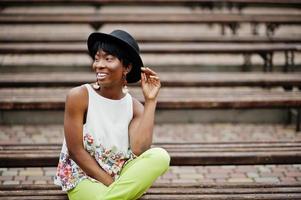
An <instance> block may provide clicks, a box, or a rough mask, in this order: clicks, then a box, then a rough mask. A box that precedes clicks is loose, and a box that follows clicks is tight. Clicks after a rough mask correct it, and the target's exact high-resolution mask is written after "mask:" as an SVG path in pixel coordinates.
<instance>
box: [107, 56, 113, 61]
mask: <svg viewBox="0 0 301 200" xmlns="http://www.w3.org/2000/svg"><path fill="white" fill-rule="evenodd" d="M106 60H107V61H109V62H110V61H113V60H114V56H112V55H108V56H106Z"/></svg>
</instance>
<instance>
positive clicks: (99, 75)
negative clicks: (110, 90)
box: [96, 73, 108, 80]
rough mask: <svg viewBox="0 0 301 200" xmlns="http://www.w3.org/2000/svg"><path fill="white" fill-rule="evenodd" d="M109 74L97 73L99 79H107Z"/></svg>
mask: <svg viewBox="0 0 301 200" xmlns="http://www.w3.org/2000/svg"><path fill="white" fill-rule="evenodd" d="M107 76H108V74H106V73H96V78H97V80H102V79H105V78H106V77H107Z"/></svg>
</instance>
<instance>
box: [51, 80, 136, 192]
mask: <svg viewBox="0 0 301 200" xmlns="http://www.w3.org/2000/svg"><path fill="white" fill-rule="evenodd" d="M85 86H86V88H87V90H88V96H89V103H88V109H87V115H86V123H85V124H84V125H83V144H84V148H85V149H86V150H87V151H88V152H89V153H90V155H91V156H93V157H94V158H95V160H96V161H97V163H98V164H99V165H100V167H101V168H102V169H103V170H105V171H106V172H107V173H108V174H110V175H111V177H112V178H114V179H117V178H118V177H119V175H120V172H121V169H122V167H123V165H124V164H125V163H126V162H127V161H129V160H132V159H134V158H135V155H134V154H133V153H132V151H131V150H130V146H129V134H128V128H129V124H130V122H131V120H132V118H133V102H132V97H131V95H130V94H128V93H127V94H126V95H125V96H124V97H123V98H122V99H120V100H112V99H108V98H105V97H103V96H101V95H99V94H98V93H97V92H96V91H95V90H94V89H93V88H92V87H91V85H90V84H85ZM86 178H89V179H91V180H94V179H93V178H91V177H89V176H87V175H86V174H85V173H84V172H83V171H82V169H81V168H80V167H79V166H78V165H77V164H76V163H75V162H74V161H73V160H72V159H71V158H70V157H69V154H68V149H67V145H66V141H65V139H64V142H63V146H62V150H61V154H60V160H59V164H58V167H57V173H56V177H55V180H54V183H55V184H57V185H60V186H61V187H62V190H64V191H67V190H70V189H72V188H74V187H75V186H76V185H77V184H78V183H79V182H80V181H81V180H83V179H86ZM94 181H96V180H94Z"/></svg>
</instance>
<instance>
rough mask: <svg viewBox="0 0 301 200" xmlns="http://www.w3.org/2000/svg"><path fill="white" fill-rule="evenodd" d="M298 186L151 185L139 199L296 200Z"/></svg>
mask: <svg viewBox="0 0 301 200" xmlns="http://www.w3.org/2000/svg"><path fill="white" fill-rule="evenodd" d="M0 197H4V198H5V199H6V200H16V199H18V200H31V199H39V200H67V199H68V198H67V195H66V193H65V192H62V191H61V189H60V188H59V187H58V186H55V185H52V184H44V185H0ZM300 198H301V184H298V183H296V184H277V183H274V184H273V183H223V184H188V183H180V184H176V183H173V184H154V185H153V186H152V187H151V188H150V189H149V190H148V191H147V193H146V194H144V195H143V197H141V198H140V199H141V200H143V199H145V200H182V199H191V200H194V199H204V200H230V199H231V200H250V199H251V200H263V199H269V200H288V199H290V200H299V199H300Z"/></svg>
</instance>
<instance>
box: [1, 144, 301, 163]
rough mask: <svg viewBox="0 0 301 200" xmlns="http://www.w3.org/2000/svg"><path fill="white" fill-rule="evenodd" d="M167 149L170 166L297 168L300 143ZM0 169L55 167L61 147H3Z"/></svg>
mask: <svg viewBox="0 0 301 200" xmlns="http://www.w3.org/2000/svg"><path fill="white" fill-rule="evenodd" d="M158 146H160V147H162V148H164V149H166V150H167V151H168V152H169V154H170V156H171V165H179V166H182V165H185V166H186V165H225V164H298V163H301V141H288V142H249V143H156V144H154V145H153V147H158ZM0 149H1V152H0V159H1V161H2V162H1V163H0V167H41V166H56V165H57V163H58V158H59V153H60V150H61V144H32V145H30V144H25V145H21V144H15V145H12V144H7V145H1V146H0Z"/></svg>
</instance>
